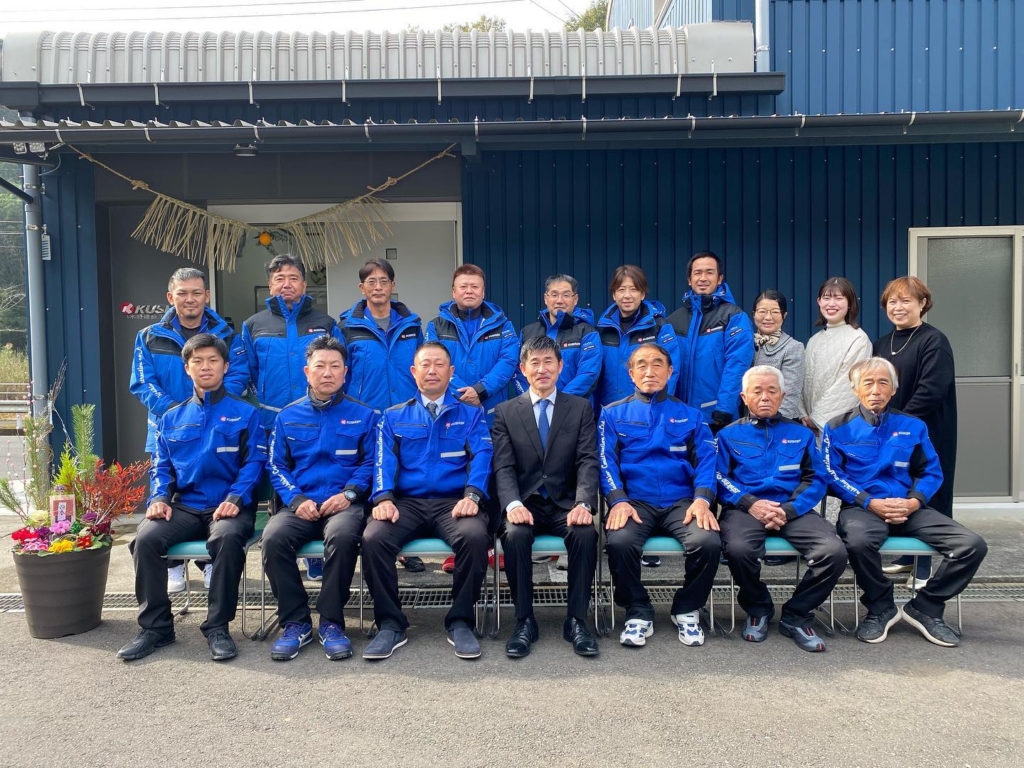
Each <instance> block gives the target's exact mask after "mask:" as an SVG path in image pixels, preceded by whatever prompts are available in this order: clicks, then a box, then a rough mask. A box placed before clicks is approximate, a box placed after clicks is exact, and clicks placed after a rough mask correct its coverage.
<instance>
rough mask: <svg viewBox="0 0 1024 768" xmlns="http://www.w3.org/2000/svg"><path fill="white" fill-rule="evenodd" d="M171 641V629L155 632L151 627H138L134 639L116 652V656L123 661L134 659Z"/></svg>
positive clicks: (172, 635) (172, 639)
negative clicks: (165, 631)
mask: <svg viewBox="0 0 1024 768" xmlns="http://www.w3.org/2000/svg"><path fill="white" fill-rule="evenodd" d="M173 642H174V630H173V629H172V630H171V631H170V632H169V633H167V634H163V633H160V632H155V631H153V630H152V629H140V630H139V634H137V635H136V636H135V639H134V640H132V641H131V642H130V643H128V645H126V646H124V647H123V648H122V649H121V650H119V651H118V652H117V658H119V659H124V660H125V661H135V660H136V659H141V658H142V657H144V656H149V654H151V653H152V652H153V651H155V650H156V649H157V648H163V647H164V646H165V645H170V644H171V643H173Z"/></svg>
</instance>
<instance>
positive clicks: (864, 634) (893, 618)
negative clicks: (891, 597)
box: [857, 605, 900, 643]
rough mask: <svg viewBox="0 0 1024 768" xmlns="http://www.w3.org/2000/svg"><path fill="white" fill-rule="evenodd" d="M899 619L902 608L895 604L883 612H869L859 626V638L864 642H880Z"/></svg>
mask: <svg viewBox="0 0 1024 768" xmlns="http://www.w3.org/2000/svg"><path fill="white" fill-rule="evenodd" d="M899 620H900V610H899V608H897V607H896V606H895V605H894V606H892V607H891V608H886V609H885V610H884V611H882V612H881V613H869V614H868V615H867V616H865V617H864V621H862V622H861V623H860V626H859V627H857V639H858V640H860V641H861V642H864V643H880V642H882V641H883V640H885V638H887V637H888V636H889V630H890V629H891V628H892V627H893V625H894V624H898V623H899Z"/></svg>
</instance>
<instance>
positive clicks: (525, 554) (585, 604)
mask: <svg viewBox="0 0 1024 768" xmlns="http://www.w3.org/2000/svg"><path fill="white" fill-rule="evenodd" d="M524 504H525V505H526V508H527V509H528V510H530V513H531V514H532V515H533V525H529V524H526V523H510V522H509V521H508V520H507V519H506V520H505V521H504V522H503V523H502V526H501V546H502V548H503V549H504V550H505V574H506V575H507V576H508V585H509V588H510V589H511V590H512V602H513V603H515V606H516V618H517V619H526V618H532V617H533V560H532V558H531V555H532V552H533V540H534V537H535V535H536V534H538V533H546V534H550V535H553V536H558V537H559V538H561V539H562V540H563V541H564V542H565V548H566V551H567V552H568V553H569V572H568V576H569V594H568V601H567V602H568V605H567V606H566V611H565V613H566V616H570V617H575V618H577V619H580V620H581V621H585V620H586V617H587V613H588V609H589V606H590V593H591V591H592V587H593V584H594V571H595V570H597V529H596V528H594V526H593V525H567V524H566V522H565V518H566V516H567V515H568V514H569V513H568V511H567V510H564V509H562V508H561V507H559V506H558V505H557V504H555V503H554V502H553V501H551V499H545V498H542V497H540V496H537V495H534V496H531V497H530V498H528V499H527V500H526V501H525V502H524Z"/></svg>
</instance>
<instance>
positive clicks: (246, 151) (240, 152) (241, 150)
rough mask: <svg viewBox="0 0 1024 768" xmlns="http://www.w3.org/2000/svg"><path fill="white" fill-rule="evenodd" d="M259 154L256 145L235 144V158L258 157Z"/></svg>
mask: <svg viewBox="0 0 1024 768" xmlns="http://www.w3.org/2000/svg"><path fill="white" fill-rule="evenodd" d="M258 152H259V150H258V149H256V145H255V144H244V145H243V144H235V157H256V155H257V153H258Z"/></svg>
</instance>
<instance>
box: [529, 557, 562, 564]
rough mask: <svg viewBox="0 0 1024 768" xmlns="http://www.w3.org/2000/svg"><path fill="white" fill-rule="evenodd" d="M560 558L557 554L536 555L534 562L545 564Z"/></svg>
mask: <svg viewBox="0 0 1024 768" xmlns="http://www.w3.org/2000/svg"><path fill="white" fill-rule="evenodd" d="M557 559H558V556H557V555H534V556H533V562H534V563H535V564H537V565H544V564H546V563H550V562H553V561H555V560H557Z"/></svg>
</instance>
